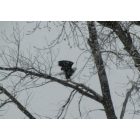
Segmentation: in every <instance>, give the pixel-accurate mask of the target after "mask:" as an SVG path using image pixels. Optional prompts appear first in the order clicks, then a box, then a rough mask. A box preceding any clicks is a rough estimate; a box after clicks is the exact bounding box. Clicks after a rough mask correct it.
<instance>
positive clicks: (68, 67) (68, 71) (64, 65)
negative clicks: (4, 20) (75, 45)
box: [58, 60, 74, 79]
mask: <svg viewBox="0 0 140 140" xmlns="http://www.w3.org/2000/svg"><path fill="white" fill-rule="evenodd" d="M58 65H59V66H60V67H61V70H62V71H64V73H65V77H66V79H70V77H71V76H72V74H73V73H74V69H72V65H73V62H71V61H68V60H61V61H59V62H58Z"/></svg>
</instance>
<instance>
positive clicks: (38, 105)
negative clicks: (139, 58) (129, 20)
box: [0, 22, 139, 118]
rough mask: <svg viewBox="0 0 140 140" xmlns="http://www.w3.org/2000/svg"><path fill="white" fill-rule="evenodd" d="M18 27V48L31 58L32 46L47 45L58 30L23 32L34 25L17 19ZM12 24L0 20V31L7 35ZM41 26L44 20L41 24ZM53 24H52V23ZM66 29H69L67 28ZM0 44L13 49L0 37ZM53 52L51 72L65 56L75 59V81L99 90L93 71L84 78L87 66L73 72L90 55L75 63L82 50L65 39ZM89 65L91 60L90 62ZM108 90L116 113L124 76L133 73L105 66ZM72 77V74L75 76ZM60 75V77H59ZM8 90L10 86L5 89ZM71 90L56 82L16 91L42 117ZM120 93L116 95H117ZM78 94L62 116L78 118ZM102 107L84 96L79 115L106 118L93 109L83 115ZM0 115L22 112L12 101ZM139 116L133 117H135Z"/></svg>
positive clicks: (55, 108)
mask: <svg viewBox="0 0 140 140" xmlns="http://www.w3.org/2000/svg"><path fill="white" fill-rule="evenodd" d="M17 23H18V26H19V27H20V28H21V29H22V32H23V34H24V38H23V40H22V42H21V50H22V52H24V54H25V56H28V54H29V52H30V54H31V55H32V57H34V56H37V52H36V49H35V48H40V49H41V48H47V47H48V44H49V43H50V41H52V40H53V39H54V38H55V37H56V36H57V35H58V33H59V32H60V29H59V28H52V29H51V31H50V32H49V31H48V30H47V29H42V30H37V31H36V32H35V33H33V34H31V35H27V33H29V32H28V31H30V30H32V29H33V28H34V24H33V23H28V24H27V23H26V22H17ZM15 25H16V22H0V31H1V32H3V31H6V33H7V34H9V35H10V34H11V31H12V29H13V26H15ZM44 25H45V23H44ZM52 27H53V25H52ZM67 30H69V29H67ZM0 44H1V45H0V47H1V48H2V49H4V50H5V49H7V46H8V47H9V48H10V49H13V48H14V49H15V48H16V46H14V45H13V44H8V43H6V42H4V41H3V40H2V39H0ZM118 44H119V45H121V44H120V43H119V42H118ZM52 51H53V53H54V54H56V55H58V56H57V58H56V61H55V63H54V69H53V74H57V73H59V72H60V68H59V67H58V66H57V61H59V60H63V59H67V60H72V61H73V62H75V64H74V65H75V66H76V67H77V71H76V73H75V74H74V76H73V78H74V81H75V82H81V83H83V82H85V83H86V84H87V85H88V86H90V87H91V88H93V89H94V90H95V91H97V92H99V93H101V90H100V84H99V80H98V77H97V74H96V75H94V76H92V78H91V79H90V81H88V78H87V77H86V76H89V74H90V72H91V71H92V70H91V68H90V69H89V67H87V68H86V69H85V70H84V72H83V73H82V74H81V77H80V78H79V77H78V76H77V74H78V73H79V71H80V69H81V67H82V66H83V65H84V63H85V62H86V61H87V59H88V57H89V56H90V54H89V53H85V54H84V55H82V56H81V57H80V59H79V61H78V62H77V65H76V60H77V58H78V57H79V55H80V54H81V53H82V52H83V50H80V49H79V48H77V47H74V46H72V48H70V46H68V44H67V42H66V41H63V42H62V43H60V44H58V45H56V46H55V47H54V48H53V49H52ZM46 52H47V51H46V50H45V51H44V54H43V56H44V57H45V58H48V59H49V60H50V56H49V54H47V53H46ZM90 64H92V62H90ZM107 74H108V79H109V84H110V89H111V96H112V100H113V104H114V107H115V110H116V114H117V115H119V114H120V110H121V105H122V102H123V100H124V98H123V97H121V95H122V93H125V92H126V89H127V88H129V86H127V85H126V83H127V82H128V77H129V78H133V76H134V75H133V73H132V71H131V70H129V69H125V70H120V69H116V68H115V67H114V66H111V69H107ZM75 76H76V77H75ZM59 78H63V77H59ZM3 85H4V86H6V87H7V86H8V87H9V85H8V84H7V83H4V84H3ZM9 89H10V88H9ZM71 91H72V89H70V88H67V87H64V86H62V85H60V84H57V83H50V84H48V85H45V86H42V87H39V88H34V89H31V90H28V91H27V92H21V93H19V94H18V100H19V101H21V102H22V104H23V105H25V103H26V100H27V98H28V95H30V98H29V104H28V105H27V108H28V110H29V111H31V112H32V113H33V115H35V114H39V115H42V116H46V117H47V116H48V117H53V118H54V117H55V115H56V114H57V112H58V109H59V108H60V107H61V106H62V105H63V103H64V101H65V100H66V98H67V97H68V96H69V94H70V92H71ZM119 95H120V96H119ZM79 97H80V96H79V94H77V95H76V97H75V99H74V101H73V102H72V104H71V106H70V108H69V111H68V113H67V117H66V118H79V114H78V99H79ZM128 107H129V108H130V109H131V108H132V107H131V105H128ZM100 108H102V106H101V105H99V104H98V103H96V102H95V101H92V100H91V99H87V98H86V97H84V98H83V102H82V114H83V118H106V117H105V114H104V112H101V111H93V112H92V113H90V114H89V116H88V117H86V114H87V112H88V111H89V110H94V109H100ZM0 115H2V116H0V118H24V117H25V116H24V115H23V113H22V112H20V111H19V110H18V109H17V107H15V105H14V104H9V105H7V106H5V107H4V108H2V110H1V112H0ZM125 117H127V118H131V117H132V114H127V115H126V116H125ZM137 117H139V116H135V118H137Z"/></svg>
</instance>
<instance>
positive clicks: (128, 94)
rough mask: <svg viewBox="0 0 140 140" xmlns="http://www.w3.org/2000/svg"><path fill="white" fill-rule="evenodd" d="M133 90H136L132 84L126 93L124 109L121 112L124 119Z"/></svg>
mask: <svg viewBox="0 0 140 140" xmlns="http://www.w3.org/2000/svg"><path fill="white" fill-rule="evenodd" d="M133 90H134V86H132V87H131V89H130V90H129V91H128V92H127V93H126V96H125V100H124V102H123V106H122V111H121V114H120V119H123V117H124V114H125V110H126V105H127V103H128V99H129V97H130V96H131V93H132V91H133Z"/></svg>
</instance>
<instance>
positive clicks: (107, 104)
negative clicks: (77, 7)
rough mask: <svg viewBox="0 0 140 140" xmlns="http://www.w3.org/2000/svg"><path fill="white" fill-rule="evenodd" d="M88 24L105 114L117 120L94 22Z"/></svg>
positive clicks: (90, 44)
mask: <svg viewBox="0 0 140 140" xmlns="http://www.w3.org/2000/svg"><path fill="white" fill-rule="evenodd" d="M87 24H88V30H89V39H88V43H89V46H90V48H91V50H92V54H93V57H94V60H95V64H96V67H97V70H98V76H99V80H100V84H101V90H102V94H103V102H102V104H103V106H104V109H105V113H106V116H107V118H108V119H116V118H117V117H116V115H115V111H114V107H113V103H112V99H111V95H110V89H109V84H108V79H107V75H106V71H105V67H104V63H103V59H102V56H101V53H100V48H99V43H98V39H97V32H96V27H95V23H94V22H92V21H91V22H87Z"/></svg>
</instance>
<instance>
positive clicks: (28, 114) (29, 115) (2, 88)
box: [0, 86, 35, 119]
mask: <svg viewBox="0 0 140 140" xmlns="http://www.w3.org/2000/svg"><path fill="white" fill-rule="evenodd" d="M0 90H1V91H2V92H3V93H4V94H5V95H6V96H8V97H9V98H10V99H11V100H12V102H13V103H15V104H16V105H17V107H18V108H19V109H20V110H21V111H22V112H23V113H24V114H25V115H26V116H27V117H29V118H30V119H35V117H34V116H33V115H32V114H31V113H30V112H29V111H27V109H26V108H25V107H24V106H23V105H22V104H21V103H20V102H19V101H18V100H17V99H16V98H15V97H14V96H12V95H11V94H10V93H9V92H8V91H7V90H6V89H5V88H4V87H2V86H0Z"/></svg>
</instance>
